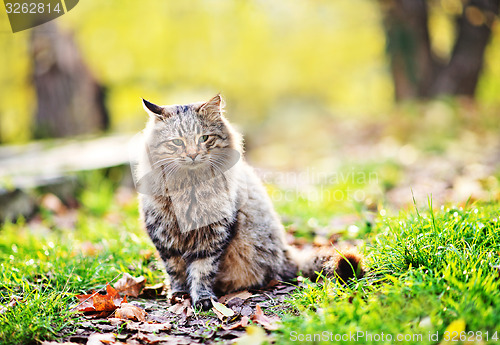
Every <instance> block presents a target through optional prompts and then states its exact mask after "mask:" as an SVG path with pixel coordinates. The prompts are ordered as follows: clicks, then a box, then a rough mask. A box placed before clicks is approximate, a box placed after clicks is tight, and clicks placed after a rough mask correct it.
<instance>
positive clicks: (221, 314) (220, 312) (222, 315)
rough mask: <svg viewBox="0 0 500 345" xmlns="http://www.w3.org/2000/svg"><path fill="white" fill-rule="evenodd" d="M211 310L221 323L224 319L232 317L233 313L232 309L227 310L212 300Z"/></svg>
mask: <svg viewBox="0 0 500 345" xmlns="http://www.w3.org/2000/svg"><path fill="white" fill-rule="evenodd" d="M212 310H213V311H214V312H215V314H216V315H217V317H218V318H219V320H221V321H224V320H225V319H227V318H229V317H231V316H233V315H234V311H233V310H232V309H229V308H228V307H226V306H225V305H224V304H222V303H220V302H215V301H214V300H213V299H212Z"/></svg>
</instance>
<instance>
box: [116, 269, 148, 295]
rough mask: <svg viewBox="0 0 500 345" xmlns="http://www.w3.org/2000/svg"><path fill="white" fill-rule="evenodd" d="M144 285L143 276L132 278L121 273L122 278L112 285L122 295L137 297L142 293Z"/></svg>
mask: <svg viewBox="0 0 500 345" xmlns="http://www.w3.org/2000/svg"><path fill="white" fill-rule="evenodd" d="M145 284H146V279H145V278H144V277H143V276H140V277H138V278H134V277H132V276H131V275H130V274H128V273H123V276H122V277H121V278H120V279H119V280H118V281H117V282H116V283H115V284H114V287H115V289H116V290H117V291H118V292H119V293H121V294H123V295H128V296H132V297H137V296H139V294H140V293H141V292H142V289H143V288H144V285H145Z"/></svg>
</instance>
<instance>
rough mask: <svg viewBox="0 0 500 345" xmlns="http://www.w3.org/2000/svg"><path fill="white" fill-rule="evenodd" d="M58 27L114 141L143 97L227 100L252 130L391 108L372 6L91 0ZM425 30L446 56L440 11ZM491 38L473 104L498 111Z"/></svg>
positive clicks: (19, 104) (20, 59)
mask: <svg viewBox="0 0 500 345" xmlns="http://www.w3.org/2000/svg"><path fill="white" fill-rule="evenodd" d="M448 2H449V1H448ZM440 11H441V12H440ZM0 12H1V13H0V46H1V47H2V55H0V140H1V141H2V142H22V141H26V140H27V139H29V138H30V132H29V128H30V123H31V118H32V114H33V112H34V110H35V108H36V104H35V102H36V100H35V95H34V91H33V87H32V85H31V81H30V68H31V67H30V61H29V37H30V31H29V30H27V31H24V32H20V33H16V34H12V33H11V32H10V27H9V24H8V22H7V16H6V14H5V12H2V11H0ZM57 21H58V24H60V26H61V27H63V28H64V29H66V30H68V31H70V32H73V33H74V36H75V39H76V41H77V42H78V44H79V46H80V48H81V50H82V52H83V55H84V57H85V60H86V61H87V63H88V64H89V66H90V68H91V70H92V72H93V73H94V75H95V76H96V77H97V79H98V80H100V81H101V82H102V83H104V84H105V85H106V86H108V88H109V94H108V96H109V97H108V106H109V109H110V113H111V117H112V119H111V120H112V129H113V130H119V131H136V130H139V129H140V128H141V127H142V125H143V123H144V121H145V116H144V114H143V113H142V110H141V106H140V102H139V99H140V97H145V98H148V99H151V100H152V101H154V102H158V103H182V102H191V101H194V100H203V99H204V98H207V97H210V96H211V95H213V94H214V93H216V92H219V91H221V92H222V93H223V94H224V95H225V96H226V97H227V99H228V110H229V112H230V114H231V115H230V117H231V119H232V120H233V121H235V122H237V123H240V124H241V125H242V126H244V127H245V128H249V130H255V129H258V128H259V127H260V124H261V123H262V122H263V121H265V120H267V119H269V118H273V117H284V116H287V113H286V111H281V108H283V107H286V106H287V105H288V104H289V103H290V102H292V101H296V100H304V102H307V103H309V104H317V105H320V106H321V107H324V110H325V111H326V112H327V113H328V114H333V115H334V116H338V115H339V114H342V115H344V116H351V115H359V114H367V115H373V114H380V113H384V112H387V111H388V110H390V109H391V106H392V92H393V87H392V83H391V78H390V74H389V70H388V67H387V60H386V56H385V38H384V32H383V28H382V25H381V13H380V8H379V4H378V3H377V2H376V1H369V0H355V1H348V0H342V1H332V0H315V1H305V0H293V1H289V0H286V1H285V0H276V1H272V2H267V1H260V0H241V1H222V0H188V1H159V0H145V1H141V2H137V1H131V0H122V1H117V0H109V1H105V2H102V1H89V0H87V1H81V2H80V3H79V4H78V6H77V7H76V8H75V9H74V10H72V11H71V12H69V13H68V14H66V15H64V16H63V17H62V18H60V19H58V20H57ZM430 26H431V35H432V39H433V43H434V45H435V46H438V47H441V48H442V50H444V51H445V52H446V49H448V50H449V47H451V43H450V42H451V40H452V39H453V33H452V26H451V25H450V20H449V16H448V17H447V14H446V13H445V12H443V11H442V9H441V7H440V9H437V10H435V11H434V12H433V15H432V16H431V22H430ZM450 30H451V31H450ZM494 30H495V35H494V39H493V42H492V44H491V45H490V47H489V49H488V51H487V57H486V60H487V61H486V62H487V63H486V69H485V73H484V75H483V77H482V79H481V82H480V86H479V90H478V99H479V100H480V101H481V102H486V103H495V104H498V103H499V97H498V94H500V92H499V91H500V65H499V64H498V63H495V61H499V59H500V32H499V31H500V28H499V26H498V25H496V26H495V28H494ZM447 47H448V48H447ZM292 104H293V103H292ZM303 115H304V116H306V115H309V114H303ZM330 116H331V115H330Z"/></svg>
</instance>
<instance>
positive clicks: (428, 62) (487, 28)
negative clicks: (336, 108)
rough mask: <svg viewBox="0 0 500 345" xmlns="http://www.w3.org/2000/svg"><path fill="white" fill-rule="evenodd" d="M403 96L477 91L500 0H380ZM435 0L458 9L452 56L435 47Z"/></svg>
mask: <svg viewBox="0 0 500 345" xmlns="http://www.w3.org/2000/svg"><path fill="white" fill-rule="evenodd" d="M379 1H380V3H381V5H382V9H383V12H384V26H385V29H386V36H387V50H388V54H389V55H390V58H391V69H392V76H393V80H394V85H395V96H396V99H397V100H402V99H411V98H432V97H435V96H437V95H440V94H450V95H466V96H471V97H473V96H474V93H475V90H476V85H477V81H478V79H479V74H480V72H481V69H482V67H483V59H484V53H485V49H486V46H487V45H488V42H489V40H490V36H491V31H492V30H491V28H492V26H493V24H494V22H495V21H496V20H497V16H498V12H499V6H500V0H440V1H438V0H379ZM432 5H439V6H443V7H446V8H448V9H450V8H451V9H453V10H451V11H450V10H449V11H448V12H452V13H453V12H454V30H455V41H454V45H453V48H452V50H451V52H450V56H449V59H442V58H439V57H438V56H437V55H436V54H435V52H434V51H433V49H432V46H431V37H430V34H429V25H428V24H429V23H428V22H429V20H428V19H429V11H430V7H431V6H432Z"/></svg>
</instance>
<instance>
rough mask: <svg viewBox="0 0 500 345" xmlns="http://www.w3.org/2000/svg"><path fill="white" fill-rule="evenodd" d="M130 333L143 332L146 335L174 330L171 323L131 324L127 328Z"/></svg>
mask: <svg viewBox="0 0 500 345" xmlns="http://www.w3.org/2000/svg"><path fill="white" fill-rule="evenodd" d="M125 328H126V329H127V330H129V331H141V332H146V333H156V332H161V331H168V330H170V329H172V325H171V324H170V322H165V323H149V322H129V323H127V325H126V326H125Z"/></svg>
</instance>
